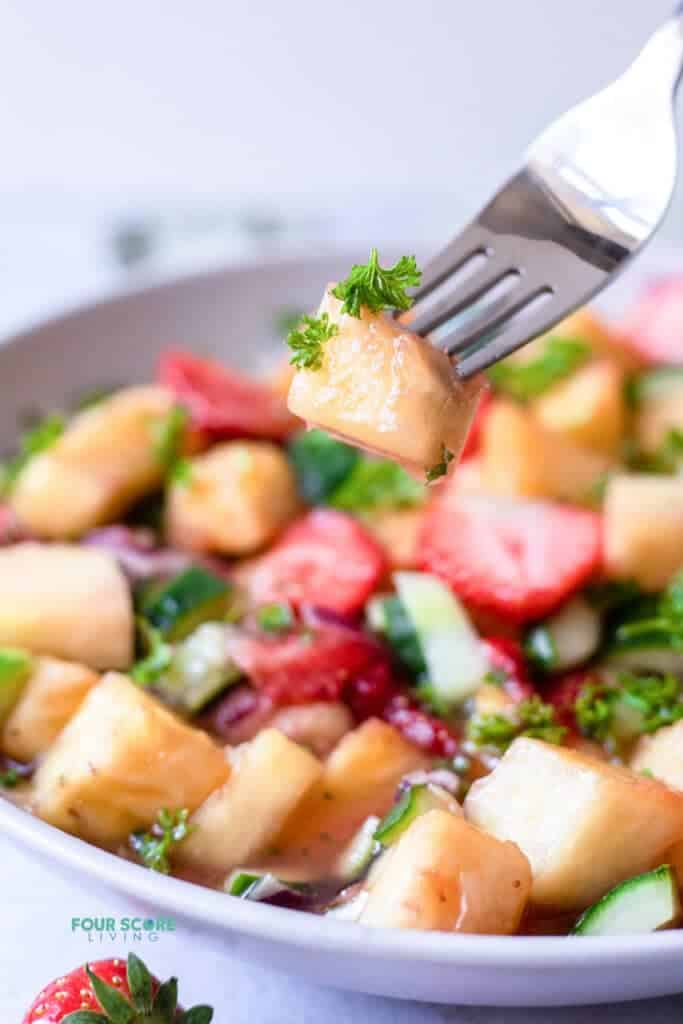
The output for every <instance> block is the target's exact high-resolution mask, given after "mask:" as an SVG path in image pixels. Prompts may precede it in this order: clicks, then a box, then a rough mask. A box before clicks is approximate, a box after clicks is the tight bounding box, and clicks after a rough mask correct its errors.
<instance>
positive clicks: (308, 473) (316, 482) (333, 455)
mask: <svg viewBox="0 0 683 1024" xmlns="http://www.w3.org/2000/svg"><path fill="white" fill-rule="evenodd" d="M360 457H361V455H360V452H359V451H358V449H357V448H352V447H351V445H349V444H344V442H343V441H337V440H336V438H334V437H330V435H329V434H326V433H325V431H324V430H306V431H303V432H302V433H300V434H297V436H296V437H295V438H294V439H293V440H292V441H291V442H290V444H289V458H290V460H291V462H292V465H293V466H294V472H295V474H296V479H297V484H298V486H299V490H300V491H301V494H302V495H303V497H304V498H305V499H306V501H307V502H308V503H309V505H319V504H321V503H322V502H325V501H327V499H328V498H329V496H330V495H331V494H333V493H334V491H335V490H336V489H337V488H338V487H339V485H340V484H341V483H342V481H344V480H345V479H346V478H347V477H348V476H349V474H350V473H351V471H352V470H353V467H354V466H355V465H356V463H357V462H358V461H359V459H360Z"/></svg>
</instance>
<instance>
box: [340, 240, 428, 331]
mask: <svg viewBox="0 0 683 1024" xmlns="http://www.w3.org/2000/svg"><path fill="white" fill-rule="evenodd" d="M421 278H422V271H421V270H419V268H418V266H417V263H416V261H415V257H414V256H401V258H400V260H399V261H398V263H396V265H395V266H393V267H380V265H379V256H378V254H377V249H372V250H371V252H370V259H369V260H368V262H367V263H356V264H355V265H354V266H353V267H352V268H351V273H350V274H349V276H348V277H347V278H346V279H345V280H344V281H341V282H340V283H339V284H338V285H337V286H336V288H333V289H332V294H333V295H334V297H335V298H336V299H341V300H342V302H343V305H342V308H341V311H342V313H348V314H349V315H350V316H355V317H358V316H360V311H361V307H362V306H365V308H366V309H369V310H370V311H371V312H372V313H379V312H380V311H381V310H383V309H400V310H406V309H410V307H411V306H412V304H413V300H412V299H411V297H410V296H409V295H408V294H407V293H406V288H415V287H417V285H419V283H420V280H421Z"/></svg>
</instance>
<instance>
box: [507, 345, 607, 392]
mask: <svg viewBox="0 0 683 1024" xmlns="http://www.w3.org/2000/svg"><path fill="white" fill-rule="evenodd" d="M589 356H590V348H589V346H588V345H586V343H585V342H583V341H579V340H577V339H573V338H560V337H550V338H548V340H547V341H546V343H545V346H544V348H543V351H542V352H541V353H540V355H538V356H536V358H534V359H530V360H529V361H528V362H519V361H518V360H514V359H505V360H503V362H501V363H497V364H496V365H495V366H492V367H491V369H490V370H489V371H488V376H489V379H490V380H491V383H492V384H493V386H494V388H496V389H497V390H498V391H504V392H505V393H506V394H508V395H510V397H511V398H516V399H517V401H518V402H529V401H531V399H533V398H538V396H539V395H542V394H543V393H544V391H547V390H548V389H549V388H550V387H551V386H552V385H553V384H556V383H557V382H558V381H561V380H564V378H565V377H568V376H569V375H570V374H572V373H573V372H574V370H577V369H578V368H579V366H581V365H582V364H583V363H585V362H586V360H587V359H588V357H589Z"/></svg>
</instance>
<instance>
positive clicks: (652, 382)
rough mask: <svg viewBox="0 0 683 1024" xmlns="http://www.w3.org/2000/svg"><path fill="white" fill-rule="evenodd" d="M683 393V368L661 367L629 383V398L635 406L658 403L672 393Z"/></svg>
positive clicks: (640, 374)
mask: <svg viewBox="0 0 683 1024" xmlns="http://www.w3.org/2000/svg"><path fill="white" fill-rule="evenodd" d="M676 391H681V393H683V366H659V367H657V368H656V369H654V370H646V371H645V372H643V373H639V374H637V376H635V377H633V378H632V379H631V380H630V381H629V386H628V397H629V400H630V401H631V402H632V403H633V405H642V404H643V403H646V402H656V401H658V400H659V399H662V398H666V397H667V396H668V395H670V394H671V393H675V392H676Z"/></svg>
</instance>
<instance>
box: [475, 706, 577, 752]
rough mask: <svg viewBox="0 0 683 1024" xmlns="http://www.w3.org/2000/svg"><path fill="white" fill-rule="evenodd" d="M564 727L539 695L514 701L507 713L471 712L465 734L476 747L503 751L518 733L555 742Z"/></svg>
mask: <svg viewBox="0 0 683 1024" xmlns="http://www.w3.org/2000/svg"><path fill="white" fill-rule="evenodd" d="M566 732H567V730H566V729H565V728H564V726H562V725H559V724H558V723H557V722H556V721H555V709H554V708H553V706H552V705H551V704H544V703H543V701H542V700H541V699H540V697H532V698H531V699H530V700H525V701H522V702H521V703H520V704H517V705H516V707H515V708H514V709H512V710H511V712H510V714H507V715H504V714H502V713H500V712H496V713H494V714H488V715H475V716H474V717H473V718H471V719H470V721H469V722H468V725H467V736H468V739H470V740H471V741H472V742H473V743H474V744H475V745H476V746H478V747H490V748H492V749H494V750H497V751H498V752H499V753H501V754H502V753H504V752H505V751H506V750H507V748H508V747H509V746H510V744H511V743H512V741H513V740H515V739H517V738H518V737H519V736H528V737H530V738H532V739H537V740H544V741H545V742H546V743H556V744H559V743H561V742H562V740H563V739H564V737H565V734H566Z"/></svg>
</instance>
